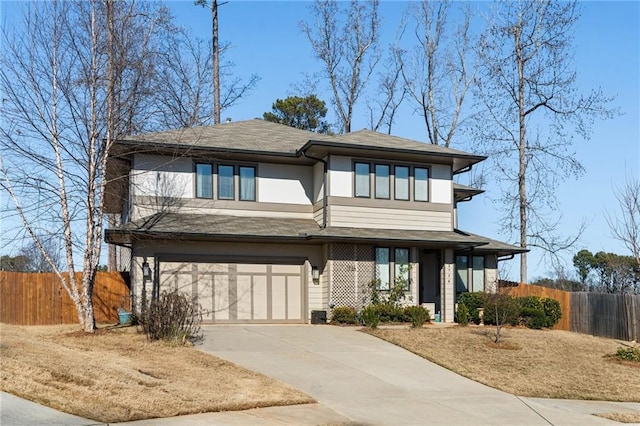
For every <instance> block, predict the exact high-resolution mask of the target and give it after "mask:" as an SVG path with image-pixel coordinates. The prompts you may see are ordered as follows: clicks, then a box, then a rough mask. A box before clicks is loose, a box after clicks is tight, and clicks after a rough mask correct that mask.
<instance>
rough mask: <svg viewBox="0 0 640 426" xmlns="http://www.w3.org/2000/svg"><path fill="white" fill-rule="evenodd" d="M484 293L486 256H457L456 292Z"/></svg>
mask: <svg viewBox="0 0 640 426" xmlns="http://www.w3.org/2000/svg"><path fill="white" fill-rule="evenodd" d="M466 291H484V256H456V292H457V293H464V292H466Z"/></svg>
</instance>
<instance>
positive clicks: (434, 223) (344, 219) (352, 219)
mask: <svg viewBox="0 0 640 426" xmlns="http://www.w3.org/2000/svg"><path fill="white" fill-rule="evenodd" d="M329 211H330V216H329V217H330V225H331V226H339V227H340V226H341V227H354V228H359V227H367V228H376V229H407V230H426V231H451V230H452V222H451V217H452V216H451V213H450V212H433V211H423V210H401V209H387V208H369V207H352V206H329Z"/></svg>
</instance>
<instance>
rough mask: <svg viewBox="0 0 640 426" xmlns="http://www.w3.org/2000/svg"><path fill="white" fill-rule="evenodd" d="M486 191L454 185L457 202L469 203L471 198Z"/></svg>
mask: <svg viewBox="0 0 640 426" xmlns="http://www.w3.org/2000/svg"><path fill="white" fill-rule="evenodd" d="M483 192H484V189H478V188H473V187H471V186H467V185H462V184H459V183H455V182H454V183H453V194H454V196H455V199H456V201H457V202H461V201H467V200H469V199H470V198H471V197H473V196H475V195H478V194H482V193H483Z"/></svg>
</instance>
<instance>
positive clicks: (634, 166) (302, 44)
mask: <svg viewBox="0 0 640 426" xmlns="http://www.w3.org/2000/svg"><path fill="white" fill-rule="evenodd" d="M168 5H169V7H170V9H171V11H172V12H173V13H174V14H175V15H176V17H177V19H178V23H179V24H181V25H184V26H186V27H188V28H190V29H191V30H192V31H193V32H194V34H196V35H199V36H201V37H205V38H206V37H209V35H210V31H211V22H210V16H211V14H210V12H209V11H208V10H207V9H201V8H199V7H195V6H193V2H191V1H175V2H169V3H168ZM309 5H310V3H309V2H296V1H286V2H270V1H262V2H246V1H230V2H229V3H228V4H226V5H224V6H222V7H220V9H219V20H220V28H219V35H220V38H221V40H223V41H228V42H230V43H231V45H232V49H231V50H230V51H229V52H228V53H227V56H226V59H228V60H231V61H233V62H234V63H235V64H236V67H235V69H234V73H235V74H236V75H237V76H247V75H250V74H251V73H256V74H258V75H259V76H260V77H261V81H260V82H259V84H258V86H257V88H256V90H254V91H253V92H252V93H251V94H250V95H249V96H248V97H247V98H246V99H245V100H244V101H242V102H241V103H240V104H239V105H237V106H235V107H233V108H231V109H229V110H227V111H223V114H222V115H223V119H224V118H226V117H231V118H232V119H233V120H234V121H237V120H245V119H250V118H255V117H261V116H262V113H263V112H265V111H268V110H270V107H271V104H272V103H273V101H275V99H277V98H283V97H286V96H288V95H291V94H294V93H295V92H294V87H293V86H294V85H295V84H296V83H300V82H302V81H303V80H304V76H303V74H304V73H314V72H316V71H318V70H319V69H320V66H321V64H320V63H319V62H318V61H317V60H315V59H314V57H313V54H312V52H311V50H310V46H309V43H308V41H307V39H306V36H305V35H304V34H302V33H301V32H300V30H299V25H298V24H299V22H300V21H301V20H307V19H309V17H310V14H309ZM406 6H407V3H405V2H395V1H393V2H392V1H386V2H384V1H383V2H382V3H381V6H380V9H381V16H382V19H383V25H382V28H381V32H382V43H383V44H384V45H386V44H388V43H389V42H391V41H392V40H393V37H394V36H395V32H396V28H397V26H398V23H399V22H400V17H401V14H402V12H403V11H404V10H405V9H406ZM485 6H486V4H483V3H475V4H474V5H473V7H474V8H476V9H477V10H478V12H479V14H480V13H484V12H485V11H484V8H485ZM581 7H582V17H581V19H580V20H579V22H578V25H577V27H576V33H575V57H574V60H575V66H576V68H577V70H578V85H579V87H580V88H581V90H583V91H585V92H588V91H589V90H590V89H592V88H597V87H601V88H602V89H603V90H604V92H605V93H606V94H609V95H615V96H616V100H615V106H616V107H618V108H620V110H621V111H622V113H623V115H621V116H619V117H616V118H615V119H613V120H608V121H604V122H597V123H596V124H595V126H594V128H593V134H592V138H591V139H590V140H589V141H584V140H580V139H579V138H577V139H576V140H575V144H574V149H575V152H576V156H577V158H578V159H579V160H580V161H581V162H582V163H583V165H584V166H585V169H586V173H585V174H584V175H583V176H582V177H580V178H579V179H575V178H572V179H568V180H567V181H565V182H564V183H563V184H561V185H560V186H559V187H558V189H557V191H558V200H559V204H558V205H557V210H558V212H560V213H561V214H562V217H563V219H562V228H561V229H562V232H563V233H565V234H572V233H575V232H576V231H577V229H578V227H579V224H580V223H581V222H582V221H583V220H584V221H586V222H587V229H586V231H585V233H584V234H583V236H582V238H581V240H580V242H579V244H578V246H577V247H576V250H575V251H577V250H579V249H581V248H588V249H590V250H591V251H593V252H596V251H599V250H606V251H612V252H617V253H625V250H624V248H623V247H622V246H621V244H620V243H618V242H617V241H615V240H614V239H613V238H612V237H611V235H610V232H609V228H608V225H607V223H606V220H605V218H604V214H605V211H609V212H611V213H614V212H615V209H616V207H617V205H616V200H615V198H614V195H613V189H614V188H615V187H616V186H617V185H620V184H621V183H622V182H623V180H624V176H625V170H626V171H627V172H628V173H631V174H633V175H634V176H638V175H639V174H640V124H639V121H640V108H639V103H640V87H639V82H640V65H639V57H640V46H639V40H640V29H639V28H640V3H638V2H583V3H582V4H581ZM478 19H479V17H478ZM319 89H320V90H319V91H318V95H319V97H320V98H321V99H324V100H326V101H327V103H329V99H330V96H329V92H328V91H327V90H326V87H325V86H322V85H321V86H319ZM330 114H331V118H332V119H335V115H333V113H330ZM366 125H367V121H366V109H365V108H364V104H363V103H361V104H360V105H359V106H358V108H357V109H356V111H355V119H354V125H353V127H352V129H353V130H358V129H360V128H363V127H365V126H366ZM393 133H394V134H395V135H398V136H403V137H408V138H412V139H416V140H421V141H424V140H425V139H426V133H425V132H424V125H423V122H422V120H421V118H420V117H419V116H417V115H415V114H414V113H413V112H412V110H411V108H409V107H408V106H407V107H405V108H403V109H402V111H401V114H400V116H399V117H398V120H397V121H396V124H395V125H394V130H393ZM468 143H469V141H468V140H464V137H462V138H461V139H460V140H459V144H458V145H455V144H454V145H453V147H458V148H464V147H465V146H468V145H467V144H468ZM486 189H487V192H486V193H485V194H483V195H480V196H478V197H476V198H474V199H473V200H472V201H471V202H468V203H465V204H463V205H462V206H461V208H460V227H461V228H462V229H465V230H469V231H472V232H476V233H480V234H483V235H486V236H489V237H494V238H498V239H505V236H504V235H501V234H500V224H499V223H498V221H497V218H498V216H499V213H498V211H497V206H495V205H494V204H493V203H492V201H491V198H495V197H497V195H498V194H497V193H496V192H495V186H494V185H492V183H491V182H488V185H487V188H486ZM510 242H515V241H510ZM571 256H572V254H571V255H569V256H567V265H568V266H569V267H571V265H570V263H571V262H570V257H571ZM510 269H511V277H512V278H514V279H515V277H516V276H517V271H518V265H517V263H515V262H514V263H513V264H512V265H511V267H510ZM549 272H550V268H549V266H548V264H547V263H546V262H544V261H541V253H539V252H537V251H535V250H534V251H533V252H532V253H531V254H530V260H529V278H530V279H535V278H536V277H540V276H545V275H547V274H548V273H549Z"/></svg>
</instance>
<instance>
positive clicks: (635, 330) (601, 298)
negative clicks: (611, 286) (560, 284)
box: [500, 284, 640, 342]
mask: <svg viewBox="0 0 640 426" xmlns="http://www.w3.org/2000/svg"><path fill="white" fill-rule="evenodd" d="M500 292H501V293H506V294H510V295H511V296H539V297H549V298H551V299H556V300H557V301H559V302H560V307H561V309H562V318H561V319H560V322H558V324H556V326H555V327H554V329H556V330H567V331H573V332H576V333H584V334H591V335H593V336H600V337H608V338H610V339H621V340H627V341H631V340H635V341H636V342H637V341H638V340H639V338H640V334H639V333H640V295H633V294H605V293H587V292H567V291H562V290H556V289H554V288H548V287H541V286H535V285H527V284H519V285H517V286H512V287H501V288H500Z"/></svg>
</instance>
